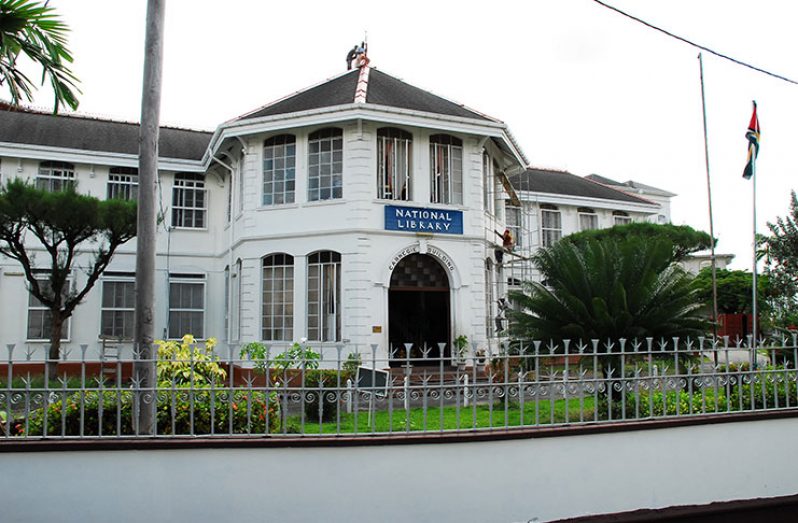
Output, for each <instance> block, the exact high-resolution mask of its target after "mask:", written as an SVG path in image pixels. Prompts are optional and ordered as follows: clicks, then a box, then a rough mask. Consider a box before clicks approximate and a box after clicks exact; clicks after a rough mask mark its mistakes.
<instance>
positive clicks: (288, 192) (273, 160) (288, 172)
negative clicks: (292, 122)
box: [263, 134, 296, 205]
mask: <svg viewBox="0 0 798 523" xmlns="http://www.w3.org/2000/svg"><path fill="white" fill-rule="evenodd" d="M295 184H296V138H295V137H294V136H293V135H290V134H281V135H278V136H272V137H271V138H269V139H268V140H266V141H265V142H263V205H277V204H281V203H294V188H295Z"/></svg>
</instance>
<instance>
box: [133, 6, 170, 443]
mask: <svg viewBox="0 0 798 523" xmlns="http://www.w3.org/2000/svg"><path fill="white" fill-rule="evenodd" d="M164 3H165V0H148V1H147V22H146V24H147V28H146V35H145V38H144V80H143V85H142V90H141V127H140V130H139V197H138V229H137V234H136V236H137V248H136V333H135V335H136V340H135V347H136V351H137V354H138V360H137V361H136V366H135V379H136V382H137V383H138V389H139V392H138V397H137V402H138V405H139V412H138V419H134V420H133V422H134V426H135V428H136V433H137V434H142V435H147V434H151V435H154V434H155V428H156V423H155V401H156V391H155V386H156V382H155V355H154V354H153V342H154V339H155V323H154V319H155V310H154V309H155V233H156V212H155V203H156V199H155V198H156V194H157V193H156V190H157V183H158V131H159V125H160V112H161V69H162V62H163V24H164V7H165V6H164Z"/></svg>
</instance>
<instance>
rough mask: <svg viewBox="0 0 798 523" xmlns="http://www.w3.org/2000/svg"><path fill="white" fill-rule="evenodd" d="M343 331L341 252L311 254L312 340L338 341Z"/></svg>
mask: <svg viewBox="0 0 798 523" xmlns="http://www.w3.org/2000/svg"><path fill="white" fill-rule="evenodd" d="M340 334H341V255H340V254H338V253H337V252H331V251H323V252H316V253H313V254H311V255H310V256H308V339H311V340H316V341H337V340H339V339H340Z"/></svg>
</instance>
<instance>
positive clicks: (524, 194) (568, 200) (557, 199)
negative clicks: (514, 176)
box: [518, 191, 660, 214]
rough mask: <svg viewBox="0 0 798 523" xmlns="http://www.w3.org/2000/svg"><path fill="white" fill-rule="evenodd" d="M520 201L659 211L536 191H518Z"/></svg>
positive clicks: (648, 206)
mask: <svg viewBox="0 0 798 523" xmlns="http://www.w3.org/2000/svg"><path fill="white" fill-rule="evenodd" d="M518 196H519V197H520V199H521V201H525V202H532V203H548V204H552V205H565V206H570V207H593V208H598V209H607V210H613V211H628V212H639V213H644V214H657V213H658V212H659V210H660V207H659V205H657V204H654V203H652V204H646V203H642V202H641V203H635V202H627V201H621V200H608V199H605V198H591V197H587V196H573V195H568V194H554V193H545V192H537V191H519V192H518Z"/></svg>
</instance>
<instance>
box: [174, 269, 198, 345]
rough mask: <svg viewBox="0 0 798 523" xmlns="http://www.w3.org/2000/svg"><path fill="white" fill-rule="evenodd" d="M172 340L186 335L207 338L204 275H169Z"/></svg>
mask: <svg viewBox="0 0 798 523" xmlns="http://www.w3.org/2000/svg"><path fill="white" fill-rule="evenodd" d="M167 332H168V336H169V338H170V339H179V338H182V337H183V336H185V335H186V334H193V335H194V337H195V338H204V337H205V276H204V275H202V274H170V275H169V328H168V331H167Z"/></svg>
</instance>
